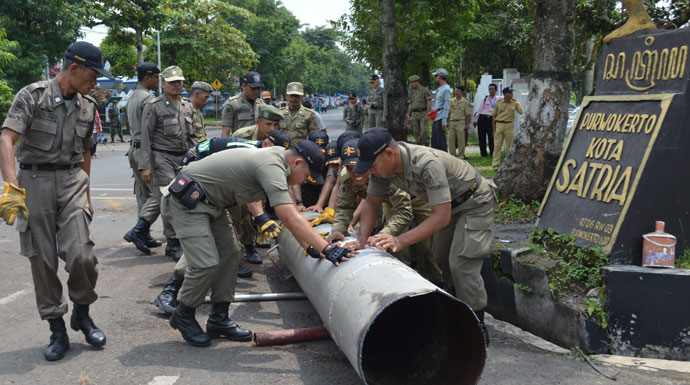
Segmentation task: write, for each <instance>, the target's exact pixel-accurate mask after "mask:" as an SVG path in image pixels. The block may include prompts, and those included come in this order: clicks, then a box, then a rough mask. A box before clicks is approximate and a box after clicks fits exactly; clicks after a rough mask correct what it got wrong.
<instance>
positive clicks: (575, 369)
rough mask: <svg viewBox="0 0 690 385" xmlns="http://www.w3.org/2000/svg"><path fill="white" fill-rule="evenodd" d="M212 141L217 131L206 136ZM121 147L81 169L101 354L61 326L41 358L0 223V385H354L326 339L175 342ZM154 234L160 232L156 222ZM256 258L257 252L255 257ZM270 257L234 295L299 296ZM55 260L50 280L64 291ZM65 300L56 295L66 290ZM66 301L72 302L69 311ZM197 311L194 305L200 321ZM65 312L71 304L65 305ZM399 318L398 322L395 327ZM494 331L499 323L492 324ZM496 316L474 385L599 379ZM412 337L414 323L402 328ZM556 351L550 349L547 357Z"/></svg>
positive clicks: (252, 320) (249, 317)
mask: <svg viewBox="0 0 690 385" xmlns="http://www.w3.org/2000/svg"><path fill="white" fill-rule="evenodd" d="M323 117H324V119H325V120H326V124H327V126H328V132H329V135H330V136H331V139H334V138H335V137H336V136H337V134H339V133H340V132H342V131H343V129H344V126H343V124H342V123H341V122H340V120H341V118H342V110H341V109H338V110H335V111H330V112H329V113H327V114H324V115H323ZM210 134H211V135H218V134H219V130H218V129H215V130H212V131H211V133H210ZM126 149H127V146H126V145H125V144H120V143H115V144H106V145H99V146H98V153H99V155H100V156H99V158H98V159H95V160H94V161H93V163H92V182H91V186H92V199H93V203H94V207H95V209H96V214H95V215H94V221H93V229H94V235H95V243H96V253H97V256H98V258H99V261H100V264H99V270H100V274H99V281H98V287H97V291H98V293H99V295H100V298H99V300H98V301H97V302H96V303H95V304H94V305H93V306H92V315H93V318H94V321H95V322H96V324H97V325H98V326H99V327H101V328H102V329H103V331H104V332H105V333H106V335H107V338H108V342H107V345H106V346H105V348H104V349H102V350H98V349H94V348H92V347H91V346H89V345H88V344H86V343H85V341H84V338H83V336H82V335H81V333H77V332H74V331H72V330H69V331H68V332H69V336H70V341H71V344H72V348H71V349H70V350H69V351H68V352H67V354H66V356H65V358H64V359H63V360H61V361H57V362H47V361H45V360H44V359H43V353H42V350H43V348H44V347H45V346H46V345H47V343H48V339H49V335H50V333H49V330H48V324H47V322H45V321H41V320H40V318H39V317H38V313H37V311H36V306H35V300H34V292H33V285H32V281H31V272H30V266H29V263H28V261H26V260H25V257H22V256H20V255H19V244H18V235H17V233H16V231H15V230H14V228H11V227H9V226H6V225H1V226H0V260H2V261H3V269H2V270H0V325H2V328H1V329H0V383H7V384H10V383H14V384H90V383H93V384H158V385H161V384H202V383H204V384H250V385H251V384H257V385H258V384H307V385H321V384H330V385H339V384H343V385H349V384H360V383H361V380H360V379H359V378H358V377H357V375H356V373H355V371H354V369H353V368H352V367H351V366H350V363H349V362H348V361H347V360H346V359H345V356H344V355H343V354H342V353H341V352H340V351H339V350H338V348H337V346H336V345H335V344H334V343H333V342H332V341H320V342H310V343H303V344H293V345H286V346H275V347H261V348H259V347H256V346H254V345H253V343H237V342H230V341H227V340H215V341H214V342H213V343H212V345H211V347H209V348H194V347H192V346H190V345H188V344H186V343H184V342H183V340H182V338H181V336H180V334H179V333H178V332H177V331H174V330H172V329H171V328H170V326H169V325H168V320H167V318H166V317H164V316H162V315H161V314H160V313H159V311H158V309H157V308H156V307H155V306H154V305H153V299H154V298H155V297H156V296H157V295H158V293H159V292H160V290H161V288H162V286H163V284H164V283H165V282H166V281H167V279H168V278H169V276H170V274H171V272H172V269H173V266H174V265H173V262H172V261H171V260H170V259H169V258H166V257H164V256H163V253H164V250H163V248H158V249H155V250H154V253H153V254H152V255H150V256H144V255H142V254H141V253H139V252H138V251H137V250H136V249H135V248H134V247H133V246H132V245H131V244H129V243H127V242H125V241H124V240H123V239H122V236H123V235H124V233H125V232H126V231H127V230H128V229H129V228H130V227H131V226H133V225H134V222H135V214H134V213H135V209H136V201H135V200H134V196H133V195H132V179H131V172H130V170H129V168H128V163H127V159H126V157H125V153H126ZM153 234H154V236H156V237H158V238H161V239H162V238H163V237H162V228H161V225H160V223H159V222H157V223H156V224H155V225H154V227H153ZM261 253H266V251H265V250H261ZM276 259H277V253H271V254H270V255H266V256H265V259H264V263H263V264H262V265H258V266H257V265H251V266H250V265H249V264H248V263H246V261H244V263H243V264H244V265H246V266H250V267H251V268H252V269H253V270H254V277H253V278H251V279H239V280H238V285H237V292H238V293H272V292H273V293H277V292H296V291H300V288H299V286H298V285H297V283H296V282H295V281H294V279H289V280H284V279H283V278H282V276H281V274H280V272H279V271H278V269H277V268H276V267H275V266H274V263H273V262H272V261H273V260H276ZM63 267H64V265H62V264H61V267H60V276H61V278H62V279H63V285H66V273H65V272H64V271H63ZM65 294H67V293H65ZM70 305H71V304H70ZM208 310H209V309H208V306H207V305H206V306H202V307H201V308H200V311H199V314H198V319H199V321H200V323H201V324H202V326H203V324H204V323H205V321H206V315H207V314H208ZM70 311H71V309H70ZM231 311H232V314H231V317H232V318H233V319H234V320H235V321H237V322H238V323H239V324H240V325H242V326H244V327H248V328H250V329H252V330H254V331H263V330H276V329H284V328H300V327H310V326H320V325H321V321H320V320H319V317H318V315H317V314H316V312H315V311H314V309H313V308H312V306H311V305H310V304H309V302H308V301H287V302H253V303H237V304H233V305H232V306H231ZM400 322H403V323H404V322H405V320H400ZM496 325H499V326H496ZM501 325H502V324H500V323H498V321H492V322H491V323H489V330H490V333H491V346H490V347H489V349H488V359H487V365H486V368H485V370H484V375H483V377H482V380H481V382H480V383H481V384H605V383H609V382H610V381H609V380H607V379H605V378H604V377H602V376H600V375H598V374H596V373H595V372H594V371H593V370H592V369H591V368H589V367H588V366H587V365H586V364H585V363H583V362H581V361H579V360H575V359H572V358H568V357H567V355H565V354H562V352H561V353H554V352H553V350H549V349H546V348H544V349H542V348H538V347H536V346H535V345H533V344H531V343H528V342H525V341H528V339H525V338H522V335H521V334H520V333H519V332H515V331H514V330H513V329H510V330H508V329H507V328H506V327H503V326H501ZM409 328H410V332H411V333H413V332H414V330H415V325H409ZM556 351H558V350H556ZM601 367H602V369H603V370H605V371H606V372H607V373H610V374H612V373H615V372H617V371H621V374H619V376H618V382H617V383H619V384H681V383H686V382H684V381H686V378H687V377H686V376H687V374H683V373H679V372H675V371H663V370H662V371H658V372H654V373H649V372H645V371H641V370H636V369H632V368H622V369H619V368H614V367H612V366H608V365H602V366H601Z"/></svg>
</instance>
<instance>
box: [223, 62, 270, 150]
mask: <svg viewBox="0 0 690 385" xmlns="http://www.w3.org/2000/svg"><path fill="white" fill-rule="evenodd" d="M240 84H241V87H242V92H240V93H239V94H238V95H235V96H233V97H231V98H229V99H228V100H227V101H226V102H225V103H223V115H222V120H221V124H222V125H223V131H222V133H221V136H222V137H227V136H231V135H232V133H233V131H235V130H239V129H240V128H242V127H247V126H251V125H253V124H254V122H256V108H257V105H258V104H261V103H263V102H262V101H261V99H260V98H259V96H260V94H261V88H262V87H263V86H264V83H263V81H262V78H261V74H259V73H258V72H254V71H250V72H247V73H246V74H245V75H244V76H243V77H242V79H241V80H240Z"/></svg>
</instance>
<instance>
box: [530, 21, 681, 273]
mask: <svg viewBox="0 0 690 385" xmlns="http://www.w3.org/2000/svg"><path fill="white" fill-rule="evenodd" d="M688 45H690V31H681V32H677V31H676V32H659V31H655V30H646V31H639V32H638V33H636V34H633V35H631V36H630V37H626V38H622V39H617V40H613V41H611V42H610V43H607V44H606V45H605V46H604V52H603V54H602V58H601V61H600V65H599V69H600V70H599V75H598V79H597V92H596V95H595V96H592V97H585V99H584V100H583V102H582V105H581V107H580V111H579V113H578V116H577V118H576V120H575V122H574V124H573V126H572V129H571V131H570V134H569V137H568V140H567V143H566V144H565V146H564V150H563V152H562V153H561V158H560V160H559V162H558V165H557V167H556V171H555V172H554V175H553V177H552V179H551V183H550V186H549V188H548V190H547V193H546V195H545V198H544V202H543V204H542V208H541V210H540V213H539V216H540V219H539V222H538V226H539V227H540V228H551V229H554V230H555V231H557V232H558V233H561V234H568V235H573V236H574V237H575V238H576V240H577V243H578V244H580V245H583V246H589V247H599V248H601V249H602V250H603V251H604V252H605V253H607V254H609V255H610V256H611V259H612V262H614V263H637V262H638V260H639V255H640V254H641V243H642V242H641V235H642V234H644V233H647V232H650V231H653V227H654V221H655V220H664V221H666V223H667V224H668V225H667V231H669V232H673V231H675V233H676V234H677V235H679V239H680V236H681V233H684V234H687V235H689V237H687V239H689V240H690V203H689V202H690V180H687V179H688V178H687V177H685V175H684V174H687V172H686V171H685V170H686V169H687V166H688V165H689V164H690V156H689V155H688V154H689V152H688V150H687V149H688V148H690V123H689V122H690V116H689V111H690V103H689V99H688V83H689V82H688V78H689V72H690V63H688V60H687V59H688ZM669 227H672V229H671V230H669Z"/></svg>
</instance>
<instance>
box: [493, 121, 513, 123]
mask: <svg viewBox="0 0 690 385" xmlns="http://www.w3.org/2000/svg"><path fill="white" fill-rule="evenodd" d="M496 123H513V121H510V122H509V121H507V120H497V121H496Z"/></svg>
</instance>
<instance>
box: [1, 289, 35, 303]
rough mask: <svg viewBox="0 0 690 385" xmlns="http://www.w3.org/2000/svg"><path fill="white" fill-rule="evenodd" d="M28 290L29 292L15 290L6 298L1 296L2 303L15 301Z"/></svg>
mask: <svg viewBox="0 0 690 385" xmlns="http://www.w3.org/2000/svg"><path fill="white" fill-rule="evenodd" d="M28 292H29V291H28V290H19V291H17V292H14V293H12V294H10V295H8V296H7V297H5V298H0V305H6V304H8V303H10V302H12V301H14V300H15V299H17V298H19V297H21V296H22V295H24V294H26V293H28Z"/></svg>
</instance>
